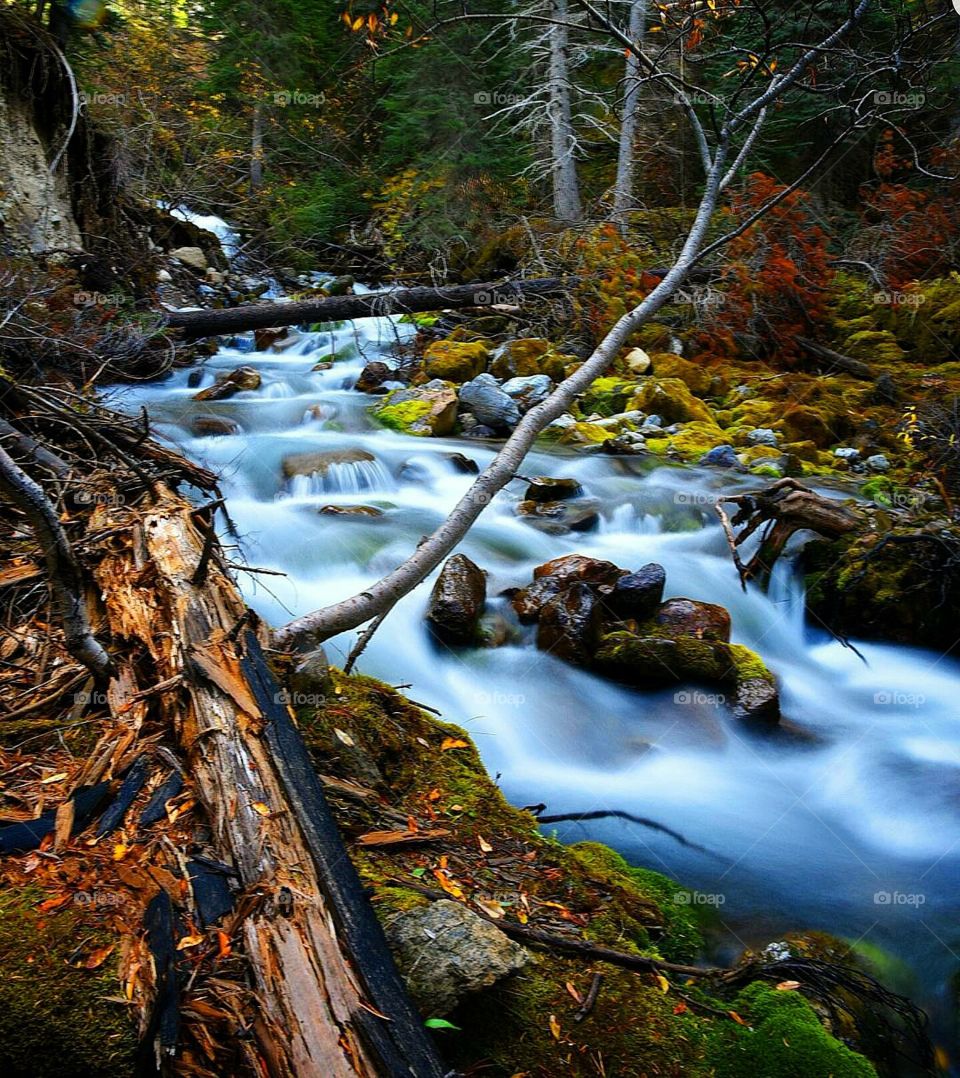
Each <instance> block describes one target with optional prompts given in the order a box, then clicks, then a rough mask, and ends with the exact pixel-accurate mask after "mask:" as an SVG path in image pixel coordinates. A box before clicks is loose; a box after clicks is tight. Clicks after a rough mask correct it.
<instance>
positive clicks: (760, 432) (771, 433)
mask: <svg viewBox="0 0 960 1078" xmlns="http://www.w3.org/2000/svg"><path fill="white" fill-rule="evenodd" d="M747 442H748V443H749V444H750V445H769V446H772V447H773V448H774V449H776V447H777V444H778V443H779V437H778V436H777V432H776V431H775V430H771V429H770V428H769V427H755V428H754V429H753V430H752V431H750V432H749V433H748V434H747Z"/></svg>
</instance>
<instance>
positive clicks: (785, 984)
mask: <svg viewBox="0 0 960 1078" xmlns="http://www.w3.org/2000/svg"><path fill="white" fill-rule="evenodd" d="M799 987H800V982H799V981H781V982H780V983H779V984H778V985H777V991H778V992H795V991H796V990H797V989H798V988H799Z"/></svg>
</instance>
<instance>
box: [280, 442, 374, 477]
mask: <svg viewBox="0 0 960 1078" xmlns="http://www.w3.org/2000/svg"><path fill="white" fill-rule="evenodd" d="M371 460H376V457H374V455H373V454H372V453H368V452H367V450H366V449H326V450H312V451H311V452H309V453H291V454H290V455H289V456H286V457H284V458H283V460H282V461H281V463H280V468H281V470H282V472H283V477H284V479H292V478H293V476H295V475H314V474H316V475H326V474H327V472H328V471H329V469H330V467H331V466H332V465H335V464H359V463H361V462H363V461H371Z"/></svg>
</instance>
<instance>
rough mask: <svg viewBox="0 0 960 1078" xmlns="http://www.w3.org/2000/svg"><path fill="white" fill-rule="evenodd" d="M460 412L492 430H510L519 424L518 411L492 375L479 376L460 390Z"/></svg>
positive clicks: (515, 404)
mask: <svg viewBox="0 0 960 1078" xmlns="http://www.w3.org/2000/svg"><path fill="white" fill-rule="evenodd" d="M460 410H461V411H464V412H469V413H470V414H471V415H473V416H474V417H475V418H476V420H477V422H478V423H481V424H482V425H483V426H486V427H491V428H492V429H493V430H512V429H513V428H514V427H515V426H516V425H517V424H518V423H519V422H520V409H519V408H518V407H517V403H516V401H515V400H514V399H513V398H512V397H509V396H508V395H507V394H506V393H504V392H503V390H502V389H501V388H500V386H499V385H498V384H497V380H496V378H494V377H493V375H492V374H481V375H479V376H478V377H477V378H474V379H473V381H472V382H467V383H466V384H465V385H464V386H463V387H462V388H461V390H460Z"/></svg>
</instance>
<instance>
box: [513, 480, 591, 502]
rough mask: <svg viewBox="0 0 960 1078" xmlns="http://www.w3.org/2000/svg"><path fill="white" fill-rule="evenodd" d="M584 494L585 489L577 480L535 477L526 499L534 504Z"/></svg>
mask: <svg viewBox="0 0 960 1078" xmlns="http://www.w3.org/2000/svg"><path fill="white" fill-rule="evenodd" d="M582 493H583V487H581V486H580V484H579V483H578V482H577V481H576V479H554V478H552V477H551V476H549V475H535V476H534V477H533V478H532V479H531V480H530V482H529V484H528V486H527V490H526V493H525V494H524V499H525V500H526V501H532V502H555V501H558V500H560V499H561V498H573V497H575V496H576V495H577V494H582Z"/></svg>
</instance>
